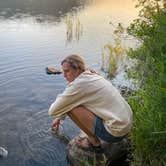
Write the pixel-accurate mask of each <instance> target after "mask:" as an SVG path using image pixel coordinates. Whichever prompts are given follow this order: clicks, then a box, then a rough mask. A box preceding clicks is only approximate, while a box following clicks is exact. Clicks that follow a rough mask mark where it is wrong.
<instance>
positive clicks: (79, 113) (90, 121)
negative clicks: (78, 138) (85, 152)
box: [67, 106, 100, 146]
mask: <svg viewBox="0 0 166 166" xmlns="http://www.w3.org/2000/svg"><path fill="white" fill-rule="evenodd" d="M67 114H68V116H69V117H70V118H71V119H72V121H73V122H74V123H75V124H76V125H77V126H78V127H79V128H80V129H81V130H83V131H84V132H85V133H86V134H87V135H88V139H89V141H90V142H91V143H92V144H93V145H94V146H98V145H100V140H99V139H98V138H97V137H96V136H95V135H94V134H93V128H94V120H95V115H94V114H93V113H92V112H90V111H89V110H88V109H86V108H85V107H83V106H79V107H76V108H74V109H73V110H71V111H70V112H68V113H67ZM83 144H86V143H83ZM83 146H84V145H83ZM85 146H86V145H85Z"/></svg>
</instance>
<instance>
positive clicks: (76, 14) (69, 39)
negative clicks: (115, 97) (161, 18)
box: [0, 0, 137, 166]
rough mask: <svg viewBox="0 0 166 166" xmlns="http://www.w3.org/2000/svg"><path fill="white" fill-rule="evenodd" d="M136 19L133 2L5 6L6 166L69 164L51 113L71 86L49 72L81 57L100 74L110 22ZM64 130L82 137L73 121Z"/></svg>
mask: <svg viewBox="0 0 166 166" xmlns="http://www.w3.org/2000/svg"><path fill="white" fill-rule="evenodd" d="M136 15H137V12H136V10H135V9H134V3H133V1H132V0H125V3H124V1H123V0H116V1H114V0H102V1H101V0H91V1H90V0H89V1H88V0H70V1H67V0H61V1H59V0H54V1H52V0H40V1H39V0H5V1H1V2H0V133H1V134H0V145H1V146H3V147H5V148H6V149H7V150H8V151H9V155H8V158H7V159H3V160H0V165H1V166H13V165H14V166H61V165H62V166H65V165H69V163H68V161H67V160H66V141H65V140H64V139H59V138H58V137H57V136H56V135H54V134H52V132H51V130H50V124H51V121H52V119H53V118H52V117H49V116H48V113H47V111H48V108H49V106H50V104H51V103H52V102H53V101H54V100H55V98H56V96H57V94H59V93H61V92H62V91H63V89H64V88H65V85H66V82H65V80H64V78H63V76H62V75H60V76H59V75H58V76H52V75H46V74H45V67H46V66H50V65H54V66H56V67H60V65H59V64H60V61H61V60H62V59H63V58H64V56H66V55H68V54H71V53H79V54H82V55H83V56H84V58H85V60H86V62H87V64H88V66H89V67H90V68H94V69H96V70H98V71H99V72H101V71H100V67H101V63H100V62H101V49H102V47H103V45H105V44H106V43H110V42H113V37H112V34H113V27H112V26H111V25H110V22H112V23H113V24H114V25H117V24H118V22H122V23H123V24H124V26H127V25H129V23H130V22H131V21H132V20H133V19H134V18H135V17H136ZM70 23H71V25H72V28H71V26H70ZM120 81H122V82H121V83H123V80H120ZM62 125H63V128H61V132H62V133H63V134H64V135H65V136H66V137H68V138H72V137H74V136H75V135H76V134H78V132H79V130H78V128H77V127H76V126H75V125H74V124H73V123H72V122H71V121H70V119H68V118H67V119H66V120H65V121H64V122H63V124H62Z"/></svg>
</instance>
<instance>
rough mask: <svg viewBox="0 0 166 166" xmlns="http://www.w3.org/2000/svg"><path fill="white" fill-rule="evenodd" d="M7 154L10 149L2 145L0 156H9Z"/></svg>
mask: <svg viewBox="0 0 166 166" xmlns="http://www.w3.org/2000/svg"><path fill="white" fill-rule="evenodd" d="M7 155H8V151H7V150H6V149H5V148H3V147H0V158H5V157H7Z"/></svg>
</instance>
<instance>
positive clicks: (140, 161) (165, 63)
mask: <svg viewBox="0 0 166 166" xmlns="http://www.w3.org/2000/svg"><path fill="white" fill-rule="evenodd" d="M137 7H140V8H141V10H140V14H139V18H138V19H136V20H135V21H134V22H133V23H132V24H131V25H130V27H129V28H128V32H129V34H131V35H133V36H135V37H137V38H138V39H139V40H140V42H141V43H142V45H141V46H140V47H139V48H137V49H136V50H130V53H129V55H130V57H131V58H133V59H136V60H137V65H136V66H135V70H133V68H132V70H130V71H129V72H128V74H129V76H130V77H132V78H134V79H136V80H137V83H138V86H139V90H138V91H137V92H135V94H134V95H133V96H131V97H130V98H129V102H130V104H131V106H132V108H133V111H134V114H135V122H134V128H133V132H132V142H133V145H134V152H133V165H134V166H135V165H141V166H144V165H145V166H147V165H154V166H156V165H158V166H162V165H166V2H165V0H138V5H137Z"/></svg>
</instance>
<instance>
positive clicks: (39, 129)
mask: <svg viewBox="0 0 166 166" xmlns="http://www.w3.org/2000/svg"><path fill="white" fill-rule="evenodd" d="M50 124H51V119H50V118H49V117H48V115H47V111H46V110H44V111H40V112H38V113H36V114H35V115H34V116H33V117H31V118H29V119H28V120H27V121H26V122H25V124H24V125H25V126H23V129H24V131H21V133H20V142H21V146H22V148H23V151H24V153H25V155H24V165H25V166H36V165H43V166H56V165H57V166H59V165H63V166H65V165H68V162H67V159H66V141H65V139H63V138H64V137H63V136H64V135H65V134H66V137H65V138H71V137H73V136H74V135H76V133H78V130H76V127H75V126H74V124H72V123H71V121H70V120H69V119H68V118H67V119H66V120H65V121H64V123H63V124H62V127H61V133H60V134H61V136H62V137H59V136H58V135H54V134H52V132H51V128H50Z"/></svg>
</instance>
